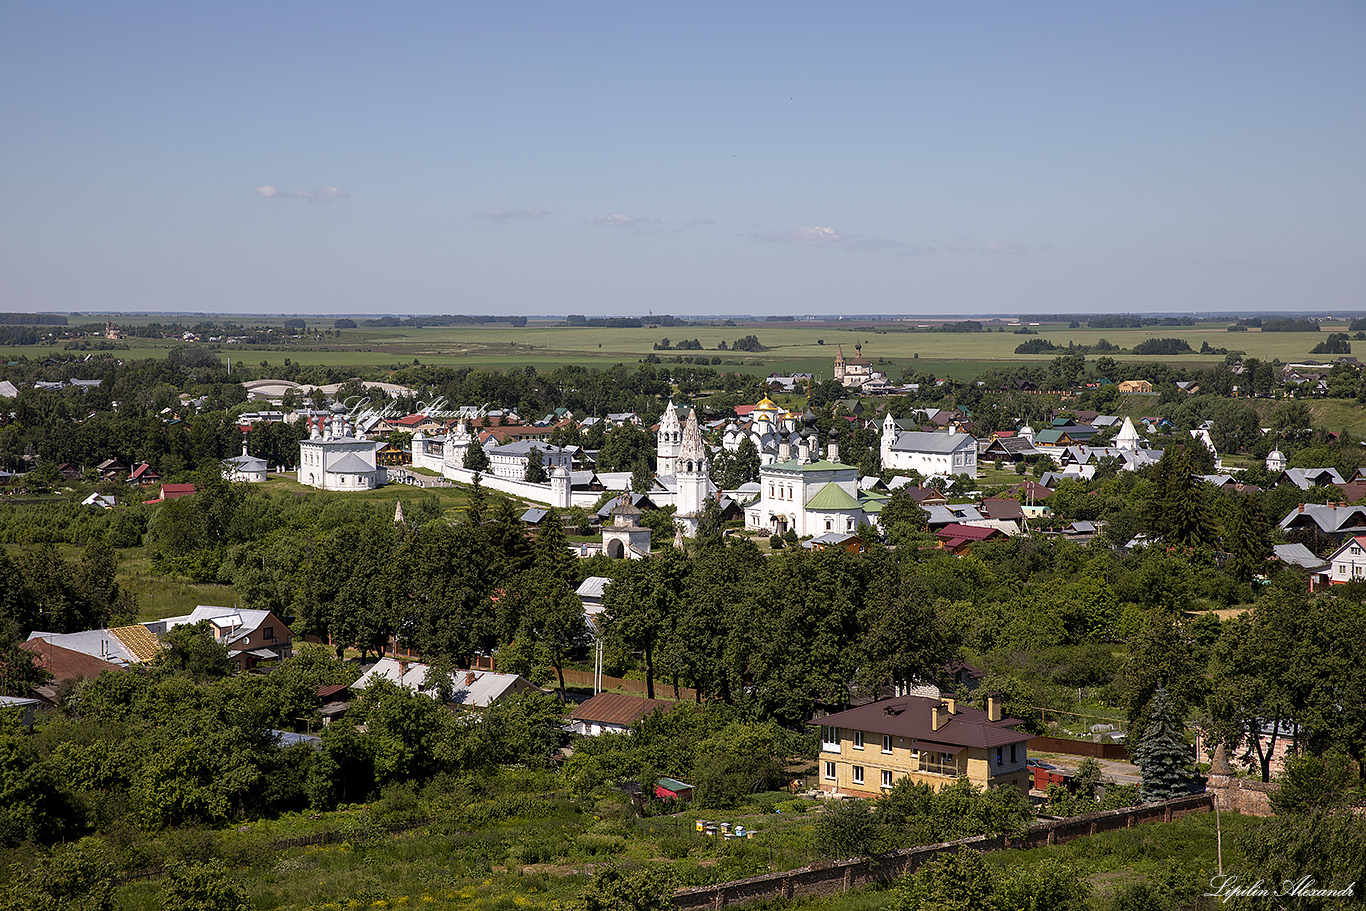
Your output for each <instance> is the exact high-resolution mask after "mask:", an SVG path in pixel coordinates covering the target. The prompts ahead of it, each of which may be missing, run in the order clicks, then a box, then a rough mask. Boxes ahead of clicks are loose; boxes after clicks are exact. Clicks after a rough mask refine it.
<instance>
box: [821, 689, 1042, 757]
mask: <svg viewBox="0 0 1366 911" xmlns="http://www.w3.org/2000/svg"><path fill="white" fill-rule="evenodd" d="M939 701H940V700H938V699H930V698H927V697H924V696H899V697H897V698H895V699H884V700H882V701H880V702H872V703H869V704H868V705H861V706H859V707H858V708H852V709H848V710H846V711H843V712H836V713H835V714H833V715H827V716H826V717H824V718H821V719H819V720H817V721H813V722H811V723H812V724H821V725H826V726H829V727H840V728H848V729H849V730H853V731H868V732H870V733H874V734H892V735H893V736H897V737H910V738H912V739H914V740H916V741H923V742H924V744H925V746H926V748H928V749H940V750H943V751H944V752H949V750H948V749H946V748H945V747H946V746H947V747H955V746H967V747H983V748H985V747H994V746H1001V745H1004V744H1008V743H1020V742H1023V741H1026V740H1028V739H1029V736H1030V735H1028V734H1025V733H1021V732H1019V731H1016V730H1014V728H1013V725H1014V724H1019V723H1020V721H1019V719H1015V718H1007V719H1004V720H1002V721H999V722H994V723H993V722H991V721H989V720H987V713H986V712H984V711H982V710H981V709H977V708H973V707H972V706H967V705H963V704H961V703H959V704H958V706H957V708H956V711H955V712H954V714H953V715H951V716H949V720H948V722H947V723H945V724H943V725H941V726H940V728H939V730H937V731H936V730H934V729H933V727H932V713H931V710H932V709H933V707H934V706H935V705H936V704H938V703H939Z"/></svg>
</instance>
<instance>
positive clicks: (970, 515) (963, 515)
mask: <svg viewBox="0 0 1366 911" xmlns="http://www.w3.org/2000/svg"><path fill="white" fill-rule="evenodd" d="M920 508H921V509H923V510H925V512H926V514H927V516H928V518H927V523H926V524H928V525H930V526H935V525H952V524H954V523H955V522H981V521H982V520H983V519H985V518H986V517H985V516H983V515H982V513H981V512H979V511H978V509H977V507H976V506H965V505H949V506H922V507H920Z"/></svg>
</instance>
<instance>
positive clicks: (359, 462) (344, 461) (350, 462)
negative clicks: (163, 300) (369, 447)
mask: <svg viewBox="0 0 1366 911" xmlns="http://www.w3.org/2000/svg"><path fill="white" fill-rule="evenodd" d="M374 470H375V466H374V465H371V464H370V463H369V462H367V461H365V459H363V458H361V457H360V455H358V454H357V453H354V452H347V453H343V454H342V456H341V458H339V459H337V460H336V461H335V462H331V463H329V464H328V466H327V473H328V474H363V473H364V472H367V471H374Z"/></svg>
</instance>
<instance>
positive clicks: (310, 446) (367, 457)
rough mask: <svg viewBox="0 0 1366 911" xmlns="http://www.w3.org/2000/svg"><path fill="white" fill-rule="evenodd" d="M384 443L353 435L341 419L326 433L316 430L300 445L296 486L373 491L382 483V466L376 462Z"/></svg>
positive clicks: (335, 419)
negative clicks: (297, 482)
mask: <svg viewBox="0 0 1366 911" xmlns="http://www.w3.org/2000/svg"><path fill="white" fill-rule="evenodd" d="M383 448H384V443H382V442H376V441H374V440H367V439H364V438H358V437H355V436H353V435H352V432H351V430H350V429H349V428H348V427H347V426H346V422H345V420H343V419H342V418H341V417H340V416H338V417H334V418H333V419H332V422H331V424H330V425H329V433H328V434H327V435H326V436H324V435H323V433H322V432H321V431H318V430H315V431H314V432H313V436H312V437H310V438H309V439H307V440H301V441H300V442H299V475H298V477H299V483H300V484H307V485H308V486H309V487H317V488H319V489H321V490H374V489H375V488H376V487H379V486H380V485H382V484H384V482H385V471H384V467H383V466H382V465H380V464H379V463H378V461H377V459H378V453H379V451H380V450H381V449H383Z"/></svg>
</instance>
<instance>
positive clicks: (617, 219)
mask: <svg viewBox="0 0 1366 911" xmlns="http://www.w3.org/2000/svg"><path fill="white" fill-rule="evenodd" d="M644 220H645V219H643V218H638V217H637V216H635V215H622V214H621V213H620V212H611V213H608V214H605V215H599V216H597V217H596V218H594V219H593V224H595V225H602V226H603V227H605V228H633V227H635V226H636V225H638V224H640V223H641V222H643V221H644Z"/></svg>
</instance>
